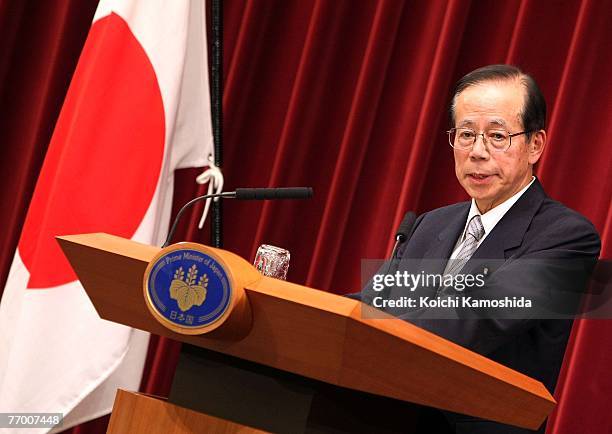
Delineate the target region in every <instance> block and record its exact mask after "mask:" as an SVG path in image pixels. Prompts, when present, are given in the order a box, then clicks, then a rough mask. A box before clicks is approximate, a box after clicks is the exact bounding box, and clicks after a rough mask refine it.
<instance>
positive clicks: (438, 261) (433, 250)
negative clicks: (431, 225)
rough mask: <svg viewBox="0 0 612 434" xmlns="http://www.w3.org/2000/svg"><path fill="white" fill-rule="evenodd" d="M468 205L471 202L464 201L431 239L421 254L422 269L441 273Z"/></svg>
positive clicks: (458, 234)
mask: <svg viewBox="0 0 612 434" xmlns="http://www.w3.org/2000/svg"><path fill="white" fill-rule="evenodd" d="M470 205H471V202H466V203H465V206H463V207H461V210H460V211H459V212H457V213H456V214H455V215H454V216H451V217H450V218H449V220H448V224H447V225H446V227H445V228H444V229H442V231H440V233H439V234H438V236H437V237H436V238H434V239H433V241H432V243H431V246H430V247H429V249H428V250H427V251H426V252H425V254H424V255H423V262H422V264H421V266H422V269H424V270H426V271H427V272H429V273H432V274H441V273H442V272H443V271H444V268H445V267H446V260H447V259H448V258H449V257H450V255H451V253H452V252H453V248H454V247H455V244H456V242H457V239H458V238H459V236H460V235H461V233H462V232H463V229H464V228H465V222H466V220H467V216H468V213H469V211H470Z"/></svg>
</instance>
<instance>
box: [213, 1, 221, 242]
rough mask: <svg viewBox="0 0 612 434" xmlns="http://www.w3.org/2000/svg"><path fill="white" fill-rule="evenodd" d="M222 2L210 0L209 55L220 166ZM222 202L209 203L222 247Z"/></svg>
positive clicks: (217, 236)
mask: <svg viewBox="0 0 612 434" xmlns="http://www.w3.org/2000/svg"><path fill="white" fill-rule="evenodd" d="M222 6H223V3H222V0H212V7H211V9H212V13H211V15H212V19H211V22H212V32H211V33H212V50H211V52H212V56H211V81H212V85H211V109H212V110H211V111H212V113H211V116H212V132H213V144H214V148H215V165H216V166H217V167H221V165H222V162H223V158H222V157H223V155H222V149H223V147H222V144H223V134H222V133H223V111H222V101H223V64H222V55H223V7H222ZM222 211H223V202H222V201H220V200H219V201H216V202H215V201H213V202H212V204H211V212H212V217H211V225H210V227H211V245H212V246H213V247H223V230H222V229H223V226H222V215H223V213H222Z"/></svg>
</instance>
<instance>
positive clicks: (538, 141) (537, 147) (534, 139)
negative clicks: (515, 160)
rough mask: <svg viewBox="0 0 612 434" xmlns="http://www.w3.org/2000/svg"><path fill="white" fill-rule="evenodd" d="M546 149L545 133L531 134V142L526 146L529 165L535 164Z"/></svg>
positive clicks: (542, 131) (541, 131)
mask: <svg viewBox="0 0 612 434" xmlns="http://www.w3.org/2000/svg"><path fill="white" fill-rule="evenodd" d="M545 147H546V131H544V130H540V131H536V132H535V133H532V134H531V140H530V141H529V143H528V144H527V152H528V153H529V157H528V159H529V164H532V165H533V164H536V163H537V162H538V160H539V159H540V156H541V155H542V152H544V148H545Z"/></svg>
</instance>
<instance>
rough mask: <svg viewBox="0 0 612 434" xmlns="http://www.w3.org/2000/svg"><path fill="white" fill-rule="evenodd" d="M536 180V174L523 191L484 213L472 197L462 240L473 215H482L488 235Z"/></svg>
mask: <svg viewBox="0 0 612 434" xmlns="http://www.w3.org/2000/svg"><path fill="white" fill-rule="evenodd" d="M534 181H535V176H533V177H532V178H531V182H530V183H529V184H527V185H526V186H525V187H524V188H523V189H522V190H521V191H519V192H518V193H516V194H515V195H514V196H512V197H510V198H508V199H506V200H505V201H504V202H502V203H500V204H499V205H497V206H496V207H495V208H492V209H490V210H489V211H487V212H486V213H484V214H481V213H480V211H479V210H478V207H477V206H476V201H475V200H474V199H472V204H471V206H470V212H469V214H468V217H467V221H466V222H465V227H464V228H463V235H462V236H461V240H462V241H463V240H464V239H465V234H466V232H467V227H468V224H469V222H470V220H472V217H474V216H475V215H479V216H480V220H481V221H482V227H483V228H484V235H488V234H489V232H491V231H492V230H493V228H494V227H495V225H496V224H497V223H498V222H499V221H500V220H501V219H502V217H503V216H504V215H505V214H506V213H507V212H508V210H509V209H510V208H512V205H514V204H515V203H516V201H517V200H519V198H520V197H521V196H522V195H523V193H525V192H526V191H527V189H528V188H529V187H531V184H533V182H534ZM483 238H484V236H483Z"/></svg>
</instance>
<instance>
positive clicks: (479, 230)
mask: <svg viewBox="0 0 612 434" xmlns="http://www.w3.org/2000/svg"><path fill="white" fill-rule="evenodd" d="M484 233H485V230H484V227H483V226H482V220H481V219H480V216H479V215H475V216H474V217H472V219H471V220H470V223H469V224H468V227H467V233H466V234H465V240H463V244H462V245H461V248H460V249H459V253H457V257H456V258H455V259H453V260H450V261H448V264H446V270H444V274H451V275H454V274H456V273H458V272H459V271H460V270H461V269H462V268H463V266H464V265H465V264H466V263H467V261H469V259H470V258H471V257H472V255H473V254H474V252H475V251H476V249H477V248H478V241H480V239H481V238H482V236H483V235H484Z"/></svg>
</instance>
